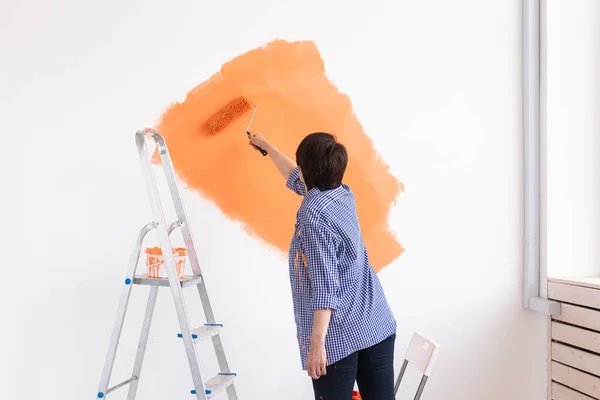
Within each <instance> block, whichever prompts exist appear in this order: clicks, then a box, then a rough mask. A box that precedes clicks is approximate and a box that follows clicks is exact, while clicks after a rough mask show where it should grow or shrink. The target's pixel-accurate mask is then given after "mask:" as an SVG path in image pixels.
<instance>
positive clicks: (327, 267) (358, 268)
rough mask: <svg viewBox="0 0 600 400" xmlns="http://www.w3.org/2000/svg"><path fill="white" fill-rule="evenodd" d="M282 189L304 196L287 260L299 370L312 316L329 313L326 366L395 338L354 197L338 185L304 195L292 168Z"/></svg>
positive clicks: (390, 315)
mask: <svg viewBox="0 0 600 400" xmlns="http://www.w3.org/2000/svg"><path fill="white" fill-rule="evenodd" d="M287 187H288V188H290V189H291V190H293V191H295V192H296V193H297V194H299V195H301V196H304V199H303V200H302V204H301V206H300V209H299V210H298V213H297V216H296V227H295V231H294V236H293V238H292V243H291V246H290V254H289V268H290V283H291V287H292V299H293V303H294V317H295V320H296V329H297V335H298V346H299V348H300V358H301V361H302V369H304V370H306V357H307V355H308V351H309V349H310V336H311V333H312V326H313V317H314V311H315V310H322V309H331V310H332V313H331V320H330V322H329V327H328V329H327V335H326V337H325V351H326V353H327V361H328V363H327V365H330V364H333V363H335V362H337V361H339V360H341V359H343V358H345V357H347V356H349V355H350V354H352V353H355V352H357V351H359V350H362V349H365V348H367V347H370V346H373V345H375V344H377V343H379V342H381V341H382V340H384V339H386V338H388V337H389V336H390V335H392V334H393V333H395V332H396V320H395V319H394V316H393V314H392V311H391V309H390V307H389V305H388V303H387V300H386V298H385V295H384V293H383V289H382V287H381V284H380V283H379V279H378V277H377V275H376V274H375V271H374V270H373V268H372V267H371V264H370V263H369V257H368V255H367V250H366V248H365V245H364V243H363V239H362V233H361V230H360V226H359V223H358V216H357V215H356V204H355V200H354V195H353V194H352V191H351V190H350V188H349V187H348V186H346V185H344V184H342V185H341V186H339V187H338V188H336V189H331V190H326V191H320V190H319V189H317V188H313V189H311V190H310V191H309V192H308V193H307V192H306V187H305V186H304V183H303V182H302V181H301V180H300V177H299V173H298V169H297V168H296V169H295V170H294V171H293V172H292V173H291V175H290V177H289V178H288V181H287Z"/></svg>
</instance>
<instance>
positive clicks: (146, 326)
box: [127, 221, 181, 400]
mask: <svg viewBox="0 0 600 400" xmlns="http://www.w3.org/2000/svg"><path fill="white" fill-rule="evenodd" d="M180 225H181V224H180V222H179V221H175V222H173V223H172V224H171V225H169V227H168V228H167V232H168V233H169V236H170V235H171V233H173V231H174V230H175V229H176V228H178V227H179V226H180ZM157 295H158V286H152V287H151V288H150V294H149V295H148V304H147V305H146V313H145V314H144V322H143V324H142V331H141V333H140V339H139V341H138V348H137V352H136V355H135V361H134V363H133V372H132V373H131V377H132V378H136V379H135V380H134V381H132V382H131V385H129V390H128V392H127V400H135V396H136V394H137V388H138V385H139V382H140V379H139V377H140V375H141V373H142V365H143V364H144V355H145V354H146V346H147V345H148V336H149V334H150V326H151V325H152V317H153V315H154V307H155V305H156V297H157Z"/></svg>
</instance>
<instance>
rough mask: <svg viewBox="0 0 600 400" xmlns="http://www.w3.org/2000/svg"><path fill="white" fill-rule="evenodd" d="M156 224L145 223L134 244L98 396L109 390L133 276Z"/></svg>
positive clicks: (100, 396) (101, 396) (102, 395)
mask: <svg viewBox="0 0 600 400" xmlns="http://www.w3.org/2000/svg"><path fill="white" fill-rule="evenodd" d="M156 226H157V225H156V223H155V222H150V223H148V224H146V225H144V226H143V227H142V229H140V231H139V232H138V235H137V238H136V241H135V245H134V246H133V250H132V252H131V256H130V258H129V264H128V268H127V275H126V278H125V285H124V286H123V290H122V293H121V299H120V300H119V306H118V308H117V320H116V322H115V325H114V327H113V331H112V334H111V339H110V344H109V346H108V351H107V353H106V361H105V362H104V369H103V371H102V377H101V378H100V385H99V387H98V395H97V397H99V398H103V397H104V396H105V395H106V394H107V391H108V384H109V380H110V376H111V374H112V370H113V366H114V363H115V357H116V354H117V348H118V346H119V340H120V337H121V332H122V330H123V322H124V321H125V315H126V314H127V304H128V303H129V298H130V297H131V289H132V287H133V277H134V276H135V272H136V270H137V267H138V261H139V258H140V253H141V251H142V243H143V241H144V238H145V237H146V235H147V234H148V232H150V231H151V230H152V229H155V228H156Z"/></svg>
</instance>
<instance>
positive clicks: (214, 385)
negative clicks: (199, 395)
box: [191, 372, 236, 399]
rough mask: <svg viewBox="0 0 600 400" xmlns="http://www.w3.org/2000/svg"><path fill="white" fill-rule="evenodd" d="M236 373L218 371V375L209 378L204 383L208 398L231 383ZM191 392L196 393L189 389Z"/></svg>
mask: <svg viewBox="0 0 600 400" xmlns="http://www.w3.org/2000/svg"><path fill="white" fill-rule="evenodd" d="M235 376H236V374H234V373H232V372H228V373H220V374H219V375H217V376H215V377H214V378H211V379H210V380H208V381H207V382H206V383H205V384H204V387H205V388H206V389H205V392H206V395H207V397H208V398H209V399H212V398H213V397H214V396H216V395H218V394H219V393H221V392H222V391H223V390H225V389H227V387H228V386H229V385H231V384H233V380H234V379H235ZM191 393H192V394H196V391H195V390H192V391H191Z"/></svg>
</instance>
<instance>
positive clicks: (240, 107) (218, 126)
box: [206, 96, 268, 156]
mask: <svg viewBox="0 0 600 400" xmlns="http://www.w3.org/2000/svg"><path fill="white" fill-rule="evenodd" d="M252 109H253V111H252V116H251V117H250V121H248V125H247V126H246V134H247V135H248V137H250V133H251V132H250V124H251V123H252V120H253V119H254V115H255V114H256V110H257V109H258V107H257V106H256V105H255V104H254V103H252V102H251V101H250V100H248V99H247V98H245V97H244V96H239V97H236V98H235V99H233V100H231V101H230V102H229V103H227V104H226V105H225V106H223V107H221V109H220V110H219V111H217V112H216V113H215V114H213V115H212V116H211V117H210V118H209V119H208V120H207V121H206V128H207V129H208V131H209V132H211V133H212V134H213V135H216V134H217V133H219V132H221V131H222V130H223V129H225V128H226V127H228V126H229V124H231V123H232V122H233V121H235V120H236V119H238V118H239V117H240V116H241V115H243V114H244V113H245V112H246V111H248V110H252ZM252 147H254V148H255V149H256V150H258V151H260V153H261V154H262V155H263V156H266V155H267V154H268V153H267V152H266V151H265V150H263V149H261V148H260V147H258V146H256V145H255V144H254V143H252Z"/></svg>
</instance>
